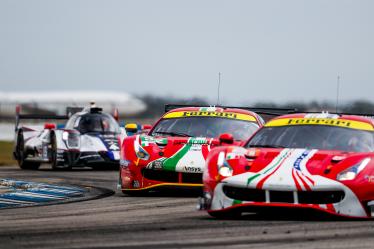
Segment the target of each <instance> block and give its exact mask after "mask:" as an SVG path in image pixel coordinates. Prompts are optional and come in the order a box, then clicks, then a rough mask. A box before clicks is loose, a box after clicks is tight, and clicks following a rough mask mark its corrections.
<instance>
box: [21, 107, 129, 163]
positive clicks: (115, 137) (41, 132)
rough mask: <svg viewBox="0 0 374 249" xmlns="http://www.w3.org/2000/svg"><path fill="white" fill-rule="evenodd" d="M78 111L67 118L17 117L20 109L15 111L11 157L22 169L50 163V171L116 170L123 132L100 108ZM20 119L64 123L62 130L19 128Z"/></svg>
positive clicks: (51, 127)
mask: <svg viewBox="0 0 374 249" xmlns="http://www.w3.org/2000/svg"><path fill="white" fill-rule="evenodd" d="M78 109H79V110H75V111H78V112H76V113H75V114H72V115H71V116H70V117H69V116H68V115H67V116H50V115H32V114H31V115H21V114H20V109H19V108H18V109H17V111H16V113H17V115H16V129H15V130H16V138H15V148H14V157H15V159H17V161H18V164H19V166H20V167H21V168H22V169H38V168H39V166H40V164H41V163H51V164H52V168H53V169H62V168H65V169H69V168H71V167H73V166H90V167H94V168H95V167H111V166H112V167H118V165H119V158H120V153H119V150H120V147H119V140H120V139H123V138H124V137H125V136H126V132H125V130H124V129H122V128H120V127H119V125H118V123H117V121H116V120H115V119H114V118H113V117H112V116H111V115H109V114H107V113H103V112H102V109H101V108H97V107H95V106H92V107H88V108H84V109H83V108H78ZM69 110H71V108H70V109H69ZM22 119H42V120H43V119H53V120H56V119H62V120H63V119H68V121H67V123H66V124H65V125H64V127H63V128H58V127H56V124H53V123H46V124H45V125H44V126H35V125H22V126H19V122H20V120H22Z"/></svg>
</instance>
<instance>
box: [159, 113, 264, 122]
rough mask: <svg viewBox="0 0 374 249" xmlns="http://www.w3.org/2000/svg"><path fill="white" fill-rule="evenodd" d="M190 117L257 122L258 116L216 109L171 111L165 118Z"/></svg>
mask: <svg viewBox="0 0 374 249" xmlns="http://www.w3.org/2000/svg"><path fill="white" fill-rule="evenodd" d="M188 117H212V118H228V119H238V120H245V121H252V122H257V120H256V118H255V117H253V116H251V115H248V114H243V113H235V112H215V111H183V112H182V111H181V112H170V113H168V114H166V115H165V116H164V117H163V118H188Z"/></svg>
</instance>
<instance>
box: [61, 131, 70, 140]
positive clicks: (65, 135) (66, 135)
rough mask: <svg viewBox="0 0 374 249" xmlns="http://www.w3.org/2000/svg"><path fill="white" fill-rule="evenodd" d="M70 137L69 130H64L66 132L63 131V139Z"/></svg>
mask: <svg viewBox="0 0 374 249" xmlns="http://www.w3.org/2000/svg"><path fill="white" fill-rule="evenodd" d="M68 138H69V132H67V131H64V132H63V133H62V139H63V140H64V141H67V140H68Z"/></svg>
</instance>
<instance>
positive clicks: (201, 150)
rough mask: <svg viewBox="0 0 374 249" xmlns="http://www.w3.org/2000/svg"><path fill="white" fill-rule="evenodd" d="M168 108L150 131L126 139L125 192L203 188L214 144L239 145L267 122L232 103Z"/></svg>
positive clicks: (122, 162) (122, 177) (123, 160)
mask: <svg viewBox="0 0 374 249" xmlns="http://www.w3.org/2000/svg"><path fill="white" fill-rule="evenodd" d="M247 109H248V108H247ZM264 109H265V108H257V109H253V110H254V111H258V110H261V111H264ZM265 110H266V109H265ZM271 110H273V109H271ZM165 111H166V113H165V114H164V115H163V116H162V117H161V118H160V119H159V120H158V121H157V122H156V124H155V125H154V126H153V127H152V128H151V129H150V131H149V132H148V134H144V135H136V136H130V137H127V138H125V139H124V141H123V143H122V150H121V160H120V172H119V183H118V188H119V189H121V190H122V192H123V193H126V194H136V193H140V192H143V193H144V192H147V191H150V190H155V189H158V190H159V189H163V188H172V189H177V188H192V189H193V188H199V189H201V187H202V172H203V169H204V167H205V160H206V158H207V155H208V153H209V151H210V150H211V148H213V147H215V146H218V145H220V144H222V143H228V144H232V143H234V144H238V145H239V144H241V142H243V141H246V140H247V139H248V138H249V137H250V136H251V135H252V134H253V133H254V132H255V131H256V130H257V129H258V128H259V127H261V126H262V124H263V123H264V121H263V119H262V118H261V117H260V116H259V115H258V114H256V113H254V112H252V111H249V110H244V109H238V108H230V107H196V106H195V107H188V106H183V105H167V106H166V108H165ZM267 111H270V110H267ZM277 111H279V110H277ZM280 111H283V110H280ZM287 111H288V109H287ZM134 127H135V126H134Z"/></svg>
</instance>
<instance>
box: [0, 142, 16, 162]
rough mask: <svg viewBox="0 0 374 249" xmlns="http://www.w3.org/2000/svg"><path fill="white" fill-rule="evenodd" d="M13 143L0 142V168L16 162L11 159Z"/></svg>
mask: <svg viewBox="0 0 374 249" xmlns="http://www.w3.org/2000/svg"><path fill="white" fill-rule="evenodd" d="M12 153H13V142H5V141H0V166H1V165H14V164H16V161H15V160H14V159H13V155H12Z"/></svg>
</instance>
